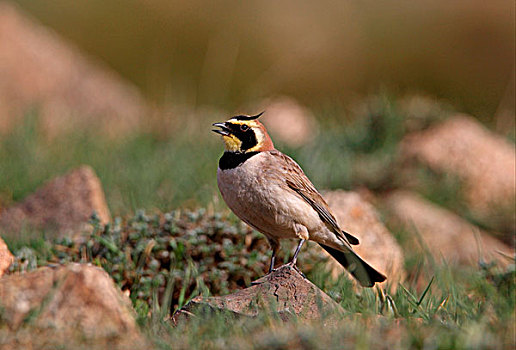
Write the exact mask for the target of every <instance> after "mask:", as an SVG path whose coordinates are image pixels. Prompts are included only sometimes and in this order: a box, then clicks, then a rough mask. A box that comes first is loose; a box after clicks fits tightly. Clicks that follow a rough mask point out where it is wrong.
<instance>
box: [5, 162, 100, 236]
mask: <svg viewBox="0 0 516 350" xmlns="http://www.w3.org/2000/svg"><path fill="white" fill-rule="evenodd" d="M93 212H96V213H97V215H98V217H99V218H100V221H101V223H104V224H105V223H107V222H108V221H109V219H110V214H109V209H108V207H107V205H106V201H105V198H104V192H103V191H102V185H101V183H100V180H99V179H98V177H97V176H96V175H95V172H94V171H93V169H91V168H90V167H89V166H81V167H80V168H78V169H76V170H73V171H71V172H69V173H67V174H66V175H63V176H61V177H58V178H55V179H54V180H52V181H50V182H48V183H47V184H45V185H44V186H43V187H42V188H40V189H38V190H37V191H36V192H35V193H34V194H32V195H30V196H28V197H27V198H25V199H24V200H23V201H22V202H21V203H19V204H16V205H14V206H12V207H10V208H8V209H5V210H3V211H2V212H1V213H0V230H1V231H3V232H5V233H6V234H9V235H16V234H17V233H18V232H20V231H21V230H22V229H23V228H24V227H25V226H28V227H29V228H36V229H45V230H50V231H52V230H53V231H56V232H58V233H59V235H60V236H63V235H70V234H71V235H74V234H78V233H82V232H83V231H85V230H88V229H89V228H90V226H89V224H88V220H89V219H90V217H91V215H92V213H93Z"/></svg>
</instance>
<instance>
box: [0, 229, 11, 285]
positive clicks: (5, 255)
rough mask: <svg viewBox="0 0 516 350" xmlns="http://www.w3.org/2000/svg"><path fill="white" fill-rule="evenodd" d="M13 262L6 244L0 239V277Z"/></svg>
mask: <svg viewBox="0 0 516 350" xmlns="http://www.w3.org/2000/svg"><path fill="white" fill-rule="evenodd" d="M13 261H14V257H13V255H12V254H11V252H10V251H9V248H7V244H5V242H4V241H3V240H2V237H0V277H2V275H3V274H4V273H5V272H6V271H7V269H8V268H9V266H10V265H11V264H12V263H13Z"/></svg>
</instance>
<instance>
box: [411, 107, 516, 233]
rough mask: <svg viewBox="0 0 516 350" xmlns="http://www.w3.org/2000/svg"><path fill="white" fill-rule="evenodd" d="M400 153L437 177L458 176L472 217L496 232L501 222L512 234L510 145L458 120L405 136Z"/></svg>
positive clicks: (515, 188)
mask: <svg viewBox="0 0 516 350" xmlns="http://www.w3.org/2000/svg"><path fill="white" fill-rule="evenodd" d="M402 154H403V156H404V158H405V159H416V160H418V161H419V162H421V163H423V164H425V165H426V166H428V167H430V168H431V169H433V170H434V171H436V172H439V173H449V174H453V175H455V176H457V177H458V178H459V179H460V180H461V181H462V183H463V194H464V197H465V199H466V201H467V204H468V206H469V207H470V209H471V211H472V212H473V213H474V214H475V215H476V216H478V217H479V218H481V219H482V221H484V223H486V224H488V225H491V226H492V227H495V228H496V227H497V223H496V222H495V221H496V220H503V221H504V222H506V223H508V224H507V225H508V226H512V227H509V230H511V231H514V229H515V227H514V222H516V213H515V211H514V207H515V204H516V199H515V195H516V151H515V147H514V144H513V143H510V142H508V141H507V140H506V139H505V138H504V137H502V136H499V135H496V134H494V133H492V132H490V131H489V130H487V129H486V128H484V127H483V126H482V125H481V124H480V123H479V122H477V121H476V120H475V119H474V118H471V117H467V116H456V117H454V118H451V119H449V120H447V121H445V122H443V123H441V124H439V125H437V126H435V127H432V128H430V129H428V130H426V131H423V132H420V133H414V134H411V135H409V136H407V138H406V139H405V140H404V141H403V144H402ZM503 217H505V218H503ZM507 225H506V226H507Z"/></svg>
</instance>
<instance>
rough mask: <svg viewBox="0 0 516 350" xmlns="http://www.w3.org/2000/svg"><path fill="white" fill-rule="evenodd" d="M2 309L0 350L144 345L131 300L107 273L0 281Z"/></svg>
mask: <svg viewBox="0 0 516 350" xmlns="http://www.w3.org/2000/svg"><path fill="white" fill-rule="evenodd" d="M0 306H1V310H2V312H1V313H2V317H1V318H0V339H2V349H17V348H18V349H19V348H20V347H22V346H23V347H24V348H35V349H39V348H43V347H44V348H46V349H51V348H61V347H62V346H65V347H66V348H76V347H77V346H85V345H90V346H92V347H93V348H97V347H98V348H108V347H109V348H115V349H122V348H124V349H132V348H138V347H141V346H144V345H145V340H144V338H143V337H142V335H141V334H140V332H139V330H138V327H137V325H136V322H135V314H134V311H133V310H132V308H131V303H130V300H129V299H128V298H127V297H125V296H123V294H122V293H121V292H120V290H119V289H118V288H117V287H116V285H115V284H114V283H113V281H112V280H111V278H110V277H109V275H108V274H107V273H106V272H105V271H103V270H102V269H100V268H98V267H94V266H91V265H81V264H70V265H67V266H60V267H57V268H48V267H44V268H40V269H38V270H36V271H33V272H28V273H25V274H13V275H9V276H5V277H3V278H1V279H0ZM2 325H6V326H7V327H1V326H2ZM29 345H30V346H29Z"/></svg>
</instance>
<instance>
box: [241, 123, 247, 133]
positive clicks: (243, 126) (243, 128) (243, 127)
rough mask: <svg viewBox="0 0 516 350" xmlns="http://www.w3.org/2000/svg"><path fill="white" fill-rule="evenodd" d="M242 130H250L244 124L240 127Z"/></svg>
mask: <svg viewBox="0 0 516 350" xmlns="http://www.w3.org/2000/svg"><path fill="white" fill-rule="evenodd" d="M240 130H242V131H247V130H249V127H248V126H247V125H245V124H242V125H240Z"/></svg>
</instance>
